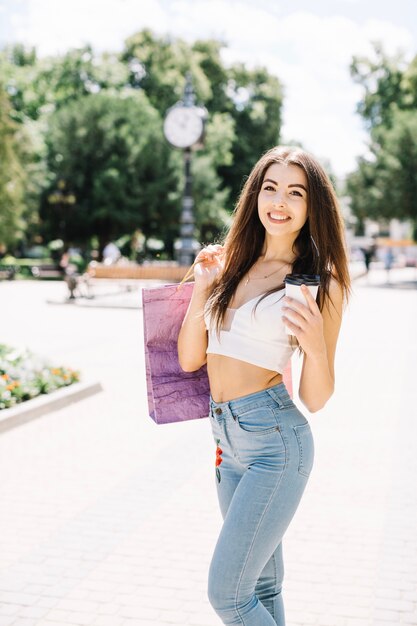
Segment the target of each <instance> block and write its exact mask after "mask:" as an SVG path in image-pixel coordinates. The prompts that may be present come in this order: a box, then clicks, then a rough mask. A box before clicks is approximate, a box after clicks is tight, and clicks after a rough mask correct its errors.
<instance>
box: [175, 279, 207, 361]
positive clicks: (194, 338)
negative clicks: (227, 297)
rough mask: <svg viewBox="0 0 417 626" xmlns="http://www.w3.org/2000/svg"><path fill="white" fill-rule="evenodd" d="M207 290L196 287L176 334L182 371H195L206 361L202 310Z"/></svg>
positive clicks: (205, 335)
mask: <svg viewBox="0 0 417 626" xmlns="http://www.w3.org/2000/svg"><path fill="white" fill-rule="evenodd" d="M207 298H208V290H207V289H203V288H197V287H196V285H195V284H194V289H193V294H192V296H191V300H190V304H189V305H188V309H187V312H186V314H185V317H184V320H183V322H182V326H181V329H180V332H179V335H178V344H177V345H178V360H179V363H180V366H181V368H182V369H183V370H184V372H195V371H196V370H198V369H200V367H201V366H202V365H204V363H206V361H207V356H206V350H207V330H206V326H205V323H204V317H203V310H204V305H205V303H206V302H207Z"/></svg>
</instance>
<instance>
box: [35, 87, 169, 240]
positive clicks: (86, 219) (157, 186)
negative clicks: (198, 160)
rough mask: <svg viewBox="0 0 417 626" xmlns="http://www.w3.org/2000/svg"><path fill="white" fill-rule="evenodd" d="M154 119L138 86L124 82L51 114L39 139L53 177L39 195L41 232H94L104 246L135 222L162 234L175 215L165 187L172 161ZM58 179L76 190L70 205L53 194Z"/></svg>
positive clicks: (78, 236) (81, 235)
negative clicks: (123, 87) (118, 90)
mask: <svg viewBox="0 0 417 626" xmlns="http://www.w3.org/2000/svg"><path fill="white" fill-rule="evenodd" d="M161 126H162V122H161V119H160V117H159V115H158V113H157V111H155V109H154V108H153V107H152V106H151V105H150V103H149V101H148V99H147V98H146V96H145V94H144V93H139V92H133V91H131V90H130V91H126V92H125V93H124V94H119V95H115V94H111V93H105V92H103V93H99V94H97V95H90V96H88V97H83V98H80V99H79V100H78V101H74V102H71V103H70V104H68V105H67V106H65V107H62V108H61V109H60V110H59V111H57V112H56V113H55V114H54V115H53V116H51V118H50V123H49V129H48V132H47V135H46V143H47V148H48V159H47V160H48V167H49V171H50V172H51V174H52V175H53V180H52V181H51V184H50V186H49V188H48V189H46V190H45V192H44V195H43V202H42V212H41V215H42V219H43V222H44V234H45V235H46V236H47V237H51V238H54V237H56V236H57V235H63V236H64V238H65V239H67V240H72V241H77V242H82V241H85V240H86V239H88V238H90V237H91V236H93V235H98V236H99V238H100V242H101V245H102V246H103V245H104V244H105V242H106V241H109V240H110V239H113V238H115V237H117V236H120V235H121V234H124V233H126V232H129V231H133V230H134V229H136V228H142V230H143V231H144V232H145V233H146V234H147V235H148V236H150V235H159V236H160V237H162V238H164V239H167V238H168V239H169V238H170V236H172V235H173V233H174V231H175V230H176V222H177V220H178V215H177V211H176V210H175V209H176V203H175V198H172V197H170V196H169V194H168V193H167V190H169V189H175V187H176V182H175V176H174V174H175V167H173V165H172V164H171V162H170V151H169V149H168V147H167V145H166V144H165V142H164V141H163V140H162V129H161ZM59 181H64V183H61V185H62V184H65V193H66V194H67V195H68V196H69V195H70V194H72V195H73V196H74V197H75V202H74V204H73V205H71V204H70V203H69V202H65V198H64V201H62V196H59V194H55V196H57V198H58V201H57V199H56V197H55V196H54V191H56V187H57V185H58V183H59ZM64 195H65V194H64ZM60 199H61V201H60ZM60 225H61V226H60ZM60 230H61V232H60Z"/></svg>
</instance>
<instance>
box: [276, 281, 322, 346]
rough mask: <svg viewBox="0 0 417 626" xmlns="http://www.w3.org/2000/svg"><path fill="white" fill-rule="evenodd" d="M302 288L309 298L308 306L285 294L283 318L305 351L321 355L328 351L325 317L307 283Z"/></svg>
mask: <svg viewBox="0 0 417 626" xmlns="http://www.w3.org/2000/svg"><path fill="white" fill-rule="evenodd" d="M301 290H302V292H303V294H304V296H305V298H306V299H307V306H306V305H305V304H301V303H300V302H298V301H297V300H294V298H289V297H288V296H285V298H284V299H283V303H284V305H286V306H283V307H282V311H283V313H284V315H283V316H282V320H283V322H284V324H285V325H286V326H287V327H288V328H289V330H291V332H292V334H293V335H295V336H296V337H297V339H298V342H299V344H300V346H301V347H302V349H303V350H304V352H305V353H306V354H310V355H319V354H323V353H325V352H326V342H325V340H324V333H323V317H322V314H321V311H320V309H319V307H318V305H317V302H316V301H315V299H314V298H313V296H312V295H311V293H310V291H309V289H308V288H307V287H306V286H305V285H301Z"/></svg>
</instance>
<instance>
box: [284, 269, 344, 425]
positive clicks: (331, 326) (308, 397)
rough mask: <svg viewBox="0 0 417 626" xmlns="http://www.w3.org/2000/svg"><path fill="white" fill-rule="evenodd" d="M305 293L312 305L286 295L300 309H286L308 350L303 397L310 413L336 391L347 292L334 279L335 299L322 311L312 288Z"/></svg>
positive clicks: (302, 374) (328, 300)
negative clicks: (338, 346)
mask: <svg viewBox="0 0 417 626" xmlns="http://www.w3.org/2000/svg"><path fill="white" fill-rule="evenodd" d="M304 293H305V295H306V298H307V302H308V307H306V306H304V305H302V304H299V303H298V302H296V301H295V300H291V301H290V300H288V299H287V298H284V300H285V301H287V302H290V306H291V307H292V308H294V309H296V311H297V313H294V311H293V310H291V309H288V308H286V309H285V315H286V316H287V315H288V318H287V319H286V318H284V322H285V323H286V324H287V325H288V326H289V327H290V329H291V330H293V331H294V334H295V335H296V337H297V339H298V341H299V343H300V345H301V347H302V348H303V350H304V357H303V366H302V370H301V378H300V387H299V397H300V400H301V401H302V403H303V404H304V406H305V407H306V408H307V409H308V410H309V411H310V413H314V412H315V411H319V410H320V409H322V408H323V407H324V405H325V404H326V402H327V400H328V399H329V398H330V397H331V395H332V394H333V391H334V385H335V375H334V358H335V353H336V344H337V338H338V336H339V330H340V325H341V322H342V310H343V292H342V289H341V287H340V284H339V283H338V282H337V280H336V279H335V278H332V279H331V282H330V286H329V293H330V296H331V298H332V301H333V302H330V299H329V298H327V297H326V298H325V302H324V307H323V311H321V312H320V309H319V307H318V305H317V302H316V301H315V299H314V298H313V296H312V295H311V294H310V292H309V290H308V289H306V290H304ZM289 319H291V320H293V321H292V322H291V321H288V320H289Z"/></svg>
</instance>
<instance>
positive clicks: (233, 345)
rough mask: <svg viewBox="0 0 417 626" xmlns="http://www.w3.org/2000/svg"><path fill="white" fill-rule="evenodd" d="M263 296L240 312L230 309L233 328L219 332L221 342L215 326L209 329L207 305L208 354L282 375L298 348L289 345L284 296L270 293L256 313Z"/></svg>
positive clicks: (206, 309)
mask: <svg viewBox="0 0 417 626" xmlns="http://www.w3.org/2000/svg"><path fill="white" fill-rule="evenodd" d="M262 295H263V294H261V295H259V296H256V297H255V298H252V299H251V300H248V302H245V303H244V304H242V306H240V307H239V308H237V309H228V313H227V315H228V316H231V318H232V319H231V323H230V322H229V324H230V329H229V330H221V331H220V341H218V339H217V333H216V329H215V328H214V325H213V327H210V326H211V325H210V321H211V319H210V318H211V316H210V314H209V311H208V307H207V305H206V306H205V308H204V321H205V325H206V329H207V330H208V346H207V350H206V353H207V354H209V353H211V354H222V355H224V356H230V357H233V358H235V359H239V360H241V361H247V362H248V363H252V364H253V365H258V366H259V367H264V368H266V369H268V370H272V371H274V372H279V373H281V374H282V373H283V372H284V369H285V366H286V365H287V363H288V360H289V359H290V357H291V355H292V353H293V352H294V350H295V348H296V345H294V347H292V346H291V345H290V335H287V333H286V332H285V325H284V322H283V321H282V319H281V308H282V298H283V297H284V295H285V293H284V291H278V292H275V293H271V294H269V296H266V297H265V298H264V299H263V300H262V301H261V302H260V303H259V304H258V306H257V308H256V311H255V313H253V309H254V307H255V304H256V301H257V300H259V299H260V298H261V296H262ZM225 319H226V318H225ZM223 327H224V322H223ZM294 344H295V342H294Z"/></svg>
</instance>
